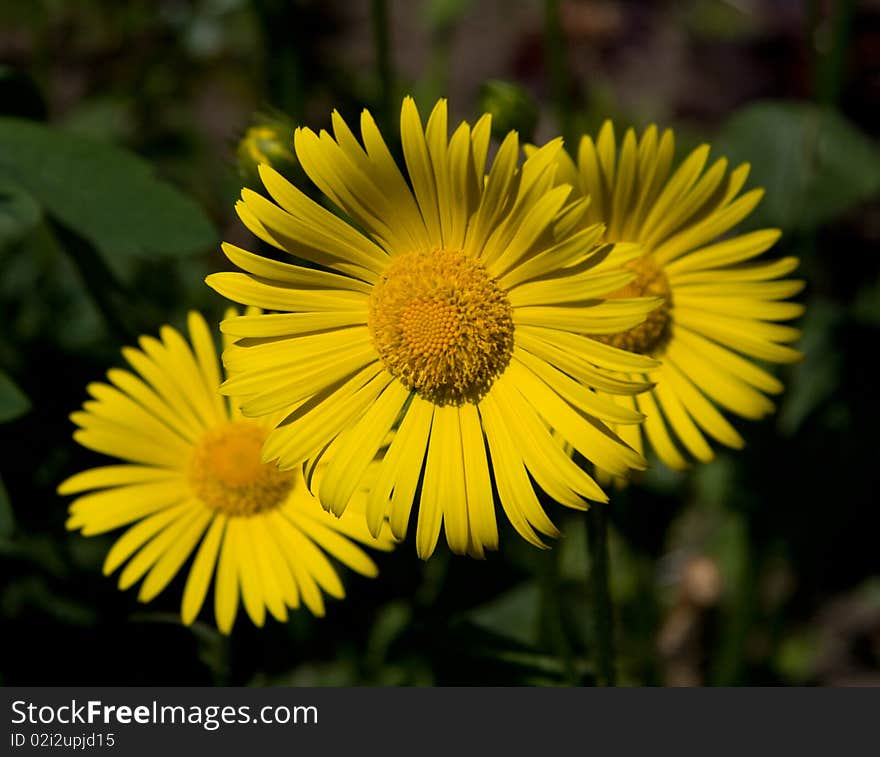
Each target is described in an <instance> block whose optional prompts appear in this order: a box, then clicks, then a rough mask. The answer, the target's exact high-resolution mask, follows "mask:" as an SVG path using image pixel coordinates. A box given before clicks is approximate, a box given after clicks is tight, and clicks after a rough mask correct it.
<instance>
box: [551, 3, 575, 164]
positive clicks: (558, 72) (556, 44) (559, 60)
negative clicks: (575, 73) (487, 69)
mask: <svg viewBox="0 0 880 757" xmlns="http://www.w3.org/2000/svg"><path fill="white" fill-rule="evenodd" d="M544 44H545V51H546V56H547V65H548V68H549V69H550V89H551V92H552V94H553V103H554V105H555V107H556V118H557V119H558V120H559V129H560V131H561V132H562V136H563V137H564V138H565V143H566V145H568V146H569V148H570V147H571V145H573V144H574V136H575V135H574V133H573V129H572V126H573V124H572V117H571V102H570V101H569V91H570V82H569V77H568V67H567V65H566V56H565V38H564V37H563V35H562V22H561V20H560V17H559V0H545V2H544Z"/></svg>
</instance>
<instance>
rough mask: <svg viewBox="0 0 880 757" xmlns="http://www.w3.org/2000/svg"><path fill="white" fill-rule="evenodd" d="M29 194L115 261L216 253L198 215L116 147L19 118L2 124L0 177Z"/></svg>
mask: <svg viewBox="0 0 880 757" xmlns="http://www.w3.org/2000/svg"><path fill="white" fill-rule="evenodd" d="M3 174H5V175H6V176H8V177H10V178H11V179H12V180H13V181H15V182H17V183H19V184H21V185H22V186H23V187H24V188H25V189H26V190H27V191H29V192H30V193H31V194H32V195H33V196H34V197H35V198H36V199H37V200H38V201H39V202H40V203H42V204H43V206H44V207H45V208H46V210H47V211H48V212H49V213H51V214H52V215H53V216H55V217H57V218H58V219H59V220H60V221H61V222H62V223H63V224H64V225H66V226H68V227H69V228H71V229H73V230H74V231H75V232H77V233H78V234H79V235H80V236H82V237H84V238H85V239H87V240H88V241H89V242H91V243H92V244H93V245H94V246H95V247H96V248H97V249H98V250H99V251H100V252H101V253H102V255H103V256H104V257H105V259H106V260H107V263H108V265H109V266H110V267H111V268H112V269H114V270H119V266H118V265H117V261H116V258H118V257H143V258H152V257H163V256H164V257H177V256H182V255H189V254H193V253H197V252H201V251H203V250H205V249H207V248H209V247H211V246H213V245H214V244H215V242H216V240H217V233H216V231H215V229H214V228H213V226H212V225H211V223H210V221H208V219H207V218H206V216H205V215H204V213H203V212H202V211H201V209H200V208H199V207H198V206H197V205H196V204H195V203H194V202H193V201H192V200H190V199H189V198H188V197H186V196H185V195H183V194H181V193H180V192H179V191H178V190H177V189H175V188H174V187H172V186H171V185H170V184H167V183H165V182H163V181H160V180H159V179H157V178H156V177H155V176H154V175H153V170H152V168H151V167H150V166H149V165H148V164H147V163H145V162H144V161H142V160H141V159H140V158H138V157H136V156H135V155H132V154H131V153H128V152H126V151H125V150H122V149H120V148H118V147H115V146H113V145H110V144H106V143H103V142H100V141H97V140H94V139H90V138H88V137H84V136H80V135H74V134H69V133H66V132H64V131H61V130H59V129H54V128H51V127H48V126H43V125H41V124H36V123H33V122H30V121H26V120H23V119H17V118H0V175H3Z"/></svg>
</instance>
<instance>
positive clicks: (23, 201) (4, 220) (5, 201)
mask: <svg viewBox="0 0 880 757" xmlns="http://www.w3.org/2000/svg"><path fill="white" fill-rule="evenodd" d="M39 221H40V206H39V205H38V204H37V203H36V201H35V200H34V198H33V197H31V196H30V195H29V194H28V193H27V192H25V191H24V190H23V189H22V188H21V187H19V186H17V185H16V184H14V183H13V182H9V181H4V180H3V178H2V177H0V245H4V244H8V243H9V242H16V241H18V240H19V239H21V238H22V237H23V236H24V235H25V234H27V233H28V232H29V231H30V230H31V229H32V228H34V226H36V225H37V224H38V223H39Z"/></svg>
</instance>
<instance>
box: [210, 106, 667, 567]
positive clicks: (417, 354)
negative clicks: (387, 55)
mask: <svg viewBox="0 0 880 757" xmlns="http://www.w3.org/2000/svg"><path fill="white" fill-rule="evenodd" d="M490 127H491V123H490V117H489V116H483V117H482V118H481V119H480V120H479V121H478V122H477V123H476V124H475V125H474V126H473V128H471V127H470V125H468V124H467V123H462V124H460V125H459V126H458V128H457V129H456V130H455V132H454V133H453V135H452V137H451V139H450V138H448V132H447V110H446V102H445V101H443V100H441V101H439V102H438V103H437V105H436V107H435V108H434V109H433V112H432V113H431V116H430V118H429V119H428V122H427V126H426V127H425V128H423V126H422V121H421V118H420V116H419V113H418V110H417V108H416V105H415V103H414V101H413V100H412V99H411V98H406V99H405V100H404V102H403V106H402V110H401V138H402V144H403V153H404V157H405V161H406V169H407V174H406V176H404V174H402V173H401V171H400V169H399V168H398V166H397V164H396V163H395V161H394V159H393V158H392V156H391V154H390V152H389V150H388V148H387V147H386V145H385V142H384V141H383V139H382V136H381V135H380V133H379V130H378V129H377V127H376V124H375V123H374V121H373V119H372V117H371V116H370V114H369V113H368V112H366V111H365V112H364V113H363V115H362V117H361V139H362V143H361V142H359V141H358V139H357V138H356V137H355V136H354V134H353V133H352V132H351V131H350V130H349V128H348V126H347V125H346V124H345V122H344V121H343V119H342V118H341V117H340V116H339V115H338V114H337V113H334V114H333V131H334V136H331V135H330V134H328V133H327V132H323V131H322V132H321V133H320V135H319V134H315V133H314V132H312V131H310V130H308V129H297V130H296V132H295V135H294V146H295V149H296V153H297V158H298V160H299V162H300V164H301V166H302V167H303V169H304V170H305V171H306V173H307V174H308V175H309V177H310V178H311V180H312V181H313V182H314V183H315V184H316V185H317V186H318V187H319V188H320V189H321V191H322V192H323V193H324V194H325V195H326V197H327V198H328V199H329V200H330V201H332V203H333V204H335V205H336V206H337V207H338V208H339V209H340V210H341V211H343V212H344V214H345V215H346V216H347V218H346V219H342V218H340V217H338V216H337V215H334V214H333V213H331V212H330V211H329V210H326V209H325V208H324V207H322V206H321V205H319V204H317V203H315V202H313V201H312V200H310V199H309V198H308V197H306V196H305V195H304V194H303V193H302V192H300V191H299V190H298V189H296V188H295V187H294V186H292V185H291V184H290V183H289V182H287V181H286V180H284V179H283V178H282V177H281V176H280V175H279V174H278V173H277V172H276V171H273V170H272V169H271V168H270V167H268V166H262V167H261V176H262V179H263V183H264V185H265V188H266V191H267V193H268V195H269V196H271V198H272V199H273V200H274V202H272V201H270V200H269V199H267V198H266V197H263V196H262V195H260V194H257V193H256V192H252V191H249V190H244V191H243V192H242V200H241V202H240V203H239V204H238V206H237V208H238V213H239V215H240V217H241V219H242V221H243V222H244V223H245V224H246V225H247V226H248V228H249V229H250V230H251V231H252V232H254V233H255V234H256V235H257V236H258V237H260V238H261V239H263V240H264V241H265V242H267V243H268V244H270V245H273V246H275V247H277V248H279V249H280V250H283V251H285V252H288V253H291V254H292V255H295V256H297V257H298V258H301V259H305V260H307V261H310V262H311V263H313V264H317V265H319V266H321V270H315V269H313V268H306V267H301V266H298V265H293V264H291V263H285V262H277V261H275V260H270V259H267V258H265V257H262V256H260V255H255V254H253V253H250V252H246V251H245V250H242V249H239V248H237V247H234V246H232V245H229V244H227V245H224V251H225V253H226V255H227V256H228V257H229V259H230V260H231V261H232V262H233V263H234V264H235V265H237V266H238V267H239V268H241V269H243V270H244V271H245V273H238V272H235V273H232V272H230V273H218V274H214V275H212V276H210V277H209V278H208V283H209V284H210V286H212V287H213V288H214V289H216V290H217V291H218V292H220V293H221V294H223V295H224V296H226V297H228V298H230V299H232V300H234V301H236V302H240V303H245V304H251V305H255V306H258V307H261V308H265V309H269V310H276V311H282V312H279V313H275V314H264V315H258V316H243V317H239V318H234V319H231V320H229V321H226V322H224V323H223V324H222V326H221V328H222V330H223V331H225V332H226V333H227V334H230V335H232V336H233V337H236V338H238V339H239V340H240V341H238V342H237V344H236V345H234V346H233V347H231V348H230V349H228V350H227V351H226V352H225V353H224V361H225V362H226V365H227V367H228V368H229V369H230V370H231V371H233V372H234V373H235V376H234V377H233V378H231V379H230V380H228V381H227V382H226V384H225V385H224V391H225V392H227V393H230V394H233V395H236V396H239V397H241V401H242V411H243V412H244V414H245V415H247V416H258V417H259V416H263V415H265V414H268V413H275V412H281V413H285V414H286V417H285V420H284V422H283V423H282V424H281V425H279V426H278V427H277V428H276V429H275V430H274V431H272V432H271V433H270V434H269V437H268V439H267V441H266V445H265V447H264V450H263V454H264V459H265V460H278V461H279V464H280V467H281V468H282V469H289V468H291V467H293V466H296V465H298V464H300V463H301V462H302V461H304V460H306V459H310V458H321V457H327V459H328V460H329V462H328V464H327V469H326V473H325V475H324V478H323V480H322V482H321V485H320V487H319V490H318V493H319V497H320V499H321V501H322V502H323V504H324V505H325V506H326V507H327V508H328V509H330V510H331V511H332V512H334V513H336V514H337V515H339V514H342V513H343V512H344V511H345V509H346V506H347V504H348V501H349V499H350V498H351V496H352V493H353V492H354V491H356V489H357V488H358V486H359V484H360V482H361V480H362V477H363V474H364V471H365V470H366V469H367V466H368V464H369V463H370V461H371V460H373V458H374V455H376V454H377V452H378V451H379V448H380V445H381V444H382V441H383V440H384V439H385V437H386V435H387V434H388V433H389V431H391V430H392V429H396V433H395V435H394V438H393V441H392V442H391V444H390V446H389V447H388V449H387V451H386V452H385V453H384V454H382V462H381V464H380V465H379V470H378V472H377V474H376V483H375V485H374V486H373V487H372V489H371V493H370V495H369V497H368V500H367V505H366V514H367V521H368V524H369V528H370V530H371V531H372V532H373V533H376V532H377V530H378V528H379V526H380V524H381V523H382V522H383V518H384V517H385V516H386V514H387V515H388V517H389V520H390V526H391V530H392V532H393V534H394V535H395V537H397V538H400V539H402V538H403V537H404V536H405V534H406V531H407V524H408V522H409V519H410V514H411V511H412V509H413V505H414V502H415V501H416V500H418V502H419V507H418V522H417V528H416V548H417V551H418V554H419V555H420V556H421V557H423V558H427V557H428V556H429V555H430V554H431V553H432V552H433V550H434V548H435V546H436V544H437V541H438V539H439V535H440V531H441V525H442V526H443V528H444V529H445V534H446V539H447V541H448V543H449V546H450V548H451V549H452V551H454V552H456V553H470V554H472V555H476V556H482V555H483V554H484V550H485V549H495V548H497V544H498V531H497V524H496V517H495V504H494V499H495V498H494V494H493V491H495V490H497V494H498V499H499V500H500V503H501V507H502V509H503V510H504V513H505V514H506V515H507V517H508V518H509V519H510V522H511V523H512V524H513V526H514V528H515V529H516V530H517V531H518V532H519V533H520V534H521V535H522V536H523V537H524V538H525V539H527V540H528V541H530V542H531V543H532V544H535V545H538V546H543V542H542V540H541V538H540V536H539V534H544V535H547V536H556V535H557V533H558V532H557V530H556V528H555V527H554V525H553V523H552V522H551V521H550V519H549V517H548V516H547V514H546V513H545V511H544V508H543V507H542V506H541V504H540V503H539V501H538V497H537V496H536V493H535V488H534V484H537V485H538V486H539V487H540V488H541V489H543V490H544V491H545V492H546V493H547V494H548V495H549V496H550V497H552V498H553V499H555V500H557V501H558V502H561V503H562V504H564V505H567V506H569V507H573V508H580V509H585V508H586V506H587V500H596V501H605V500H606V496H605V494H604V493H603V492H602V490H601V488H600V487H599V486H598V485H597V484H596V483H595V481H594V480H593V479H592V478H591V477H590V476H589V475H587V474H586V473H585V472H584V471H583V470H581V469H580V468H579V467H578V466H576V465H575V464H574V463H573V462H572V460H571V459H570V457H569V456H568V455H567V454H566V453H565V450H564V446H563V443H562V442H561V441H560V440H564V441H565V442H568V443H570V444H571V445H572V446H573V447H574V448H575V449H576V450H577V451H578V452H580V453H581V454H582V455H583V456H584V457H586V458H587V459H589V460H592V461H594V462H596V463H598V464H600V465H601V466H602V467H604V468H607V469H608V470H612V471H615V472H616V473H618V474H621V475H622V474H625V473H626V472H627V471H628V470H629V469H631V468H642V467H644V465H645V463H644V461H643V459H642V457H641V456H640V455H638V454H636V453H635V452H634V451H633V450H632V449H630V448H629V447H627V446H626V445H625V444H623V443H622V442H621V441H620V439H619V438H618V437H617V436H615V435H614V434H613V433H611V432H610V431H609V429H608V425H607V424H609V423H637V422H638V421H639V420H640V419H641V416H640V415H639V414H638V413H636V412H635V411H632V410H628V409H626V408H622V407H621V406H619V405H617V404H616V403H614V402H612V401H609V400H607V399H603V398H601V397H600V396H598V394H597V393H596V392H595V391H594V388H595V389H601V390H603V391H605V392H607V393H610V394H616V393H627V394H633V393H635V392H638V391H641V390H643V389H644V388H645V384H644V382H638V381H629V380H627V379H625V378H622V377H621V374H618V373H616V371H637V370H648V369H649V368H650V366H652V365H654V362H653V361H651V360H650V359H648V358H645V357H643V356H639V355H632V354H630V353H627V352H625V351H622V350H619V349H617V348H614V347H611V346H608V345H603V344H600V343H599V342H596V341H594V340H591V339H589V338H586V337H585V336H583V334H588V333H593V334H595V333H600V334H610V333H614V332H617V331H620V330H621V329H625V328H631V327H634V326H636V325H638V324H639V323H641V322H642V321H643V320H644V318H645V314H646V313H647V312H649V311H650V310H651V309H652V308H654V307H656V306H657V305H658V303H659V300H658V299H656V298H641V299H616V300H614V301H610V302H605V301H604V300H603V299H602V296H603V295H604V294H605V293H606V292H611V291H615V290H617V289H619V288H620V287H621V286H624V285H625V284H626V283H627V282H629V281H630V280H631V279H632V278H633V274H632V273H631V272H629V271H625V270H621V269H620V266H621V265H622V264H623V263H625V262H626V261H627V260H629V259H632V258H633V256H635V255H637V254H638V253H637V250H636V249H634V248H633V247H632V246H627V245H622V246H619V247H614V248H612V247H611V246H609V245H604V246H603V245H599V244H598V242H599V240H600V238H601V236H602V231H603V230H602V227H601V226H597V225H589V224H587V223H585V218H586V216H585V211H586V208H587V205H588V202H587V201H586V200H584V199H577V200H574V201H572V200H571V199H570V197H569V195H570V193H571V189H570V187H555V188H554V186H553V185H554V178H555V174H556V167H555V166H556V157H557V155H558V153H559V152H560V150H561V149H562V142H561V140H557V141H555V142H553V143H551V144H550V145H548V146H546V147H545V148H543V149H542V150H539V151H538V152H537V153H536V154H535V155H533V156H532V157H531V158H529V159H528V160H526V161H525V163H524V164H523V165H522V166H521V167H519V166H518V163H519V152H520V150H519V142H518V138H517V135H516V134H515V133H511V134H509V135H508V136H507V138H506V139H505V140H504V141H503V143H502V144H501V146H500V148H499V150H498V153H497V156H496V157H495V160H494V162H493V163H492V165H491V168H489V170H488V173H487V170H486V169H487V165H486V164H487V154H488V150H489V135H490ZM637 366H638V367H637ZM551 430H552V431H553V432H555V434H556V435H557V437H558V438H556V437H554V435H553V434H551ZM493 481H494V489H493Z"/></svg>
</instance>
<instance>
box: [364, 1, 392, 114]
mask: <svg viewBox="0 0 880 757" xmlns="http://www.w3.org/2000/svg"><path fill="white" fill-rule="evenodd" d="M371 9H372V12H371V14H370V16H371V18H372V22H373V45H374V47H375V50H376V74H377V76H378V79H379V103H378V105H379V119H380V121H381V126H382V127H383V130H385V131H388V130H390V129H391V127H392V124H393V121H394V105H393V100H392V98H393V94H394V80H393V77H392V73H391V45H390V44H389V33H388V28H389V27H388V2H387V0H372V6H371Z"/></svg>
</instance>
